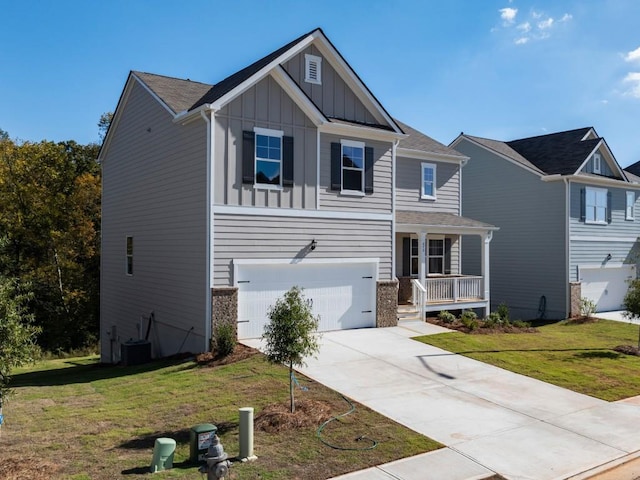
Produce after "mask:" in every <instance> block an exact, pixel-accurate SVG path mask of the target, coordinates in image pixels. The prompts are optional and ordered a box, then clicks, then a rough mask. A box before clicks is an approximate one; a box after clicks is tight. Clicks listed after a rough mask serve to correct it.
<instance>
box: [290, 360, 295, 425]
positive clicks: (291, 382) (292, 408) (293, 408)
mask: <svg viewBox="0 0 640 480" xmlns="http://www.w3.org/2000/svg"><path fill="white" fill-rule="evenodd" d="M289 400H290V402H291V413H293V412H295V411H296V404H295V402H294V401H293V362H289Z"/></svg>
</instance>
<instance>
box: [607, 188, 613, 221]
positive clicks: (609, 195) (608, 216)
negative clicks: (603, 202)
mask: <svg viewBox="0 0 640 480" xmlns="http://www.w3.org/2000/svg"><path fill="white" fill-rule="evenodd" d="M611 206H612V205H611V192H607V223H611Z"/></svg>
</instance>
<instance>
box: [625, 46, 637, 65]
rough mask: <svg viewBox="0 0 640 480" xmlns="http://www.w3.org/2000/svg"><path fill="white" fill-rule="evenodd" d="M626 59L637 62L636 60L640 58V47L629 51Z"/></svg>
mask: <svg viewBox="0 0 640 480" xmlns="http://www.w3.org/2000/svg"><path fill="white" fill-rule="evenodd" d="M624 59H625V60H626V61H627V62H636V61H638V60H640V47H638V48H636V49H635V50H632V51H630V52H629V53H627V54H626V55H625V56H624Z"/></svg>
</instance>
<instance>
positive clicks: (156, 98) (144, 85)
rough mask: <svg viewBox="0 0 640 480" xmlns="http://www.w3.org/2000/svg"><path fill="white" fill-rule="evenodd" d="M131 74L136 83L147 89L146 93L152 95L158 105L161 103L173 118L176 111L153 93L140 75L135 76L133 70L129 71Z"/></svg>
mask: <svg viewBox="0 0 640 480" xmlns="http://www.w3.org/2000/svg"><path fill="white" fill-rule="evenodd" d="M131 76H132V77H133V78H135V79H136V80H137V81H138V83H139V84H140V85H141V86H142V88H144V89H145V90H146V91H147V93H148V94H149V95H151V96H152V97H153V98H154V99H155V100H156V101H157V102H158V103H159V104H160V105H162V106H163V107H164V109H165V110H166V111H167V112H169V114H170V115H171V117H172V118H175V116H176V113H175V112H174V111H173V110H172V109H171V107H170V106H169V105H167V104H166V103H164V101H163V100H162V99H161V98H160V97H159V96H158V95H156V93H155V92H154V91H153V90H151V89H150V88H149V87H148V86H147V85H146V84H145V83H144V81H143V80H142V79H141V78H140V77H138V76H137V75H136V74H135V73H133V72H131Z"/></svg>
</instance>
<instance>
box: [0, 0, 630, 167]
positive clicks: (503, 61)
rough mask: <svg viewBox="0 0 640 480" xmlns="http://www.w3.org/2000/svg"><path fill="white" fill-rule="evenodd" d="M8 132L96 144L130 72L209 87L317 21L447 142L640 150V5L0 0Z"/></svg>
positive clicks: (400, 109)
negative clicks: (556, 137) (521, 141)
mask: <svg viewBox="0 0 640 480" xmlns="http://www.w3.org/2000/svg"><path fill="white" fill-rule="evenodd" d="M0 12H1V13H2V18H3V21H2V28H1V29H0V45H1V46H2V48H1V49H0V65H1V66H0V128H2V129H4V130H6V131H7V132H9V134H10V136H11V137H12V138H16V139H20V140H31V141H39V140H42V139H48V140H54V141H61V140H68V139H73V140H76V141H78V142H81V143H88V142H91V141H96V140H97V139H98V129H97V126H96V124H97V122H98V119H99V117H100V115H101V114H102V113H103V112H106V111H110V110H113V109H115V107H116V104H117V101H118V98H119V96H120V93H121V91H122V88H123V86H124V82H125V80H126V78H127V74H128V72H129V70H141V71H146V72H151V73H158V74H163V75H169V76H175V77H179V78H190V79H192V80H197V81H201V82H206V83H216V82H217V81H219V80H221V79H222V78H224V77H226V76H227V75H229V74H231V73H233V72H234V71H236V70H238V69H240V68H242V67H244V66H246V65H247V64H249V63H251V62H253V61H254V60H257V59H258V58H260V57H262V56H264V55H266V54H268V53H270V52H271V51H273V50H275V49H277V48H279V47H281V46H282V45H284V44H285V43H287V42H289V41H291V40H292V39H294V38H296V37H298V36H299V35H301V34H302V33H305V32H307V31H309V30H312V29H313V28H315V27H317V26H319V27H322V28H323V30H324V31H325V33H326V34H327V36H328V37H329V38H330V40H331V41H332V42H333V43H334V45H335V46H336V47H337V48H338V50H340V52H341V53H342V54H343V56H344V57H345V58H346V60H347V61H348V62H349V63H350V64H351V66H352V67H353V68H354V69H355V70H356V72H357V73H358V74H359V75H360V77H361V78H362V79H363V80H364V82H365V83H366V84H367V85H368V86H369V88H370V89H371V91H372V92H373V93H374V94H375V95H376V97H377V98H378V99H379V100H380V101H381V102H382V104H383V105H384V106H385V107H386V108H387V110H388V111H389V112H390V113H391V114H392V115H394V116H395V117H397V118H398V119H400V120H402V121H404V122H405V123H408V124H410V125H412V126H413V127H415V128H417V129H419V130H421V131H423V132H424V133H426V134H428V135H430V136H432V137H434V138H435V139H437V140H439V141H441V142H443V143H446V144H447V143H449V142H450V141H452V140H453V139H454V138H455V137H456V136H457V135H458V134H459V133H460V132H461V131H464V132H465V133H468V134H471V135H478V136H485V137H489V138H496V139H499V140H512V139H515V138H521V137H527V136H533V135H540V134H544V133H550V132H554V131H562V130H569V129H573V128H579V127H584V126H593V127H595V129H596V131H597V132H598V133H599V134H600V136H603V137H605V139H606V140H607V143H608V144H609V147H610V148H611V150H612V151H613V153H614V155H615V156H616V158H617V160H618V162H619V163H620V165H622V166H623V167H624V166H627V165H629V164H631V163H633V162H635V161H638V160H640V28H639V27H638V25H639V22H640V1H638V0H540V1H535V0H438V1H435V0H433V1H432V0H423V1H418V0H414V1H400V0H367V1H360V0H340V1H334V0H315V1H313V2H311V1H304V0H297V1H296V0H270V1H267V0H264V1H244V0H227V1H218V0H181V1H178V0H175V1H168V0H109V1H99V0H76V1H70V0H56V1H47V0H41V1H36V0H13V1H9V0H0Z"/></svg>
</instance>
